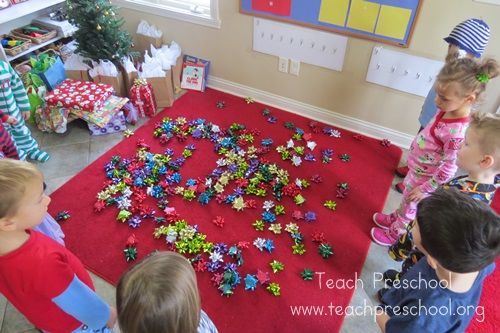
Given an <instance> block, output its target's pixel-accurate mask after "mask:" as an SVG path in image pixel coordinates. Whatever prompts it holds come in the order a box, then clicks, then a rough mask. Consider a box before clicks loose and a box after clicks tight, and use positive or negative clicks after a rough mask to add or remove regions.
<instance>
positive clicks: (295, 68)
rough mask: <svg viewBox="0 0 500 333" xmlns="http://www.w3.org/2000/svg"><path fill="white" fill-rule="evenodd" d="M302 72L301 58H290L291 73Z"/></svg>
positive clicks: (297, 73)
mask: <svg viewBox="0 0 500 333" xmlns="http://www.w3.org/2000/svg"><path fill="white" fill-rule="evenodd" d="M299 72H300V61H299V60H294V59H291V60H290V74H293V75H297V76H299Z"/></svg>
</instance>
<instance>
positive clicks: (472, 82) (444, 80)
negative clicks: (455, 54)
mask: <svg viewBox="0 0 500 333" xmlns="http://www.w3.org/2000/svg"><path fill="white" fill-rule="evenodd" d="M499 74H500V67H499V65H498V63H497V62H496V60H495V59H491V58H490V59H484V60H483V61H478V60H475V59H470V58H461V59H456V60H453V61H450V62H447V63H446V64H445V65H444V67H443V68H442V69H441V71H440V72H439V74H438V76H437V83H438V84H441V85H447V84H450V83H452V82H458V83H459V84H460V86H461V90H462V91H461V93H462V96H461V97H464V96H467V95H470V94H475V95H476V97H479V95H481V93H482V92H484V90H485V89H486V85H487V83H488V81H490V80H491V79H493V78H494V77H497V76H498V75H499Z"/></svg>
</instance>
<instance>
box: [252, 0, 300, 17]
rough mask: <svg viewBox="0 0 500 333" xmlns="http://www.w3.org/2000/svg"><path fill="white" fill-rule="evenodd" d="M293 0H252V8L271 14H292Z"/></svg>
mask: <svg viewBox="0 0 500 333" xmlns="http://www.w3.org/2000/svg"><path fill="white" fill-rule="evenodd" d="M291 8H292V0H252V9H253V10H259V11H262V12H268V13H271V14H276V15H281V16H290V11H291Z"/></svg>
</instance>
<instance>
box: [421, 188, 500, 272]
mask: <svg viewBox="0 0 500 333" xmlns="http://www.w3.org/2000/svg"><path fill="white" fill-rule="evenodd" d="M417 223H418V228H419V230H420V238H421V245H422V247H423V248H424V250H425V251H426V252H427V253H428V254H429V255H430V256H432V257H433V258H434V259H436V260H437V261H438V262H439V264H440V265H441V266H442V267H443V268H445V269H447V270H449V271H452V272H455V273H470V272H476V271H479V270H481V269H483V268H484V267H486V266H488V265H489V264H491V263H492V262H494V261H495V259H496V258H497V256H498V255H499V254H500V217H499V216H498V215H497V214H495V212H494V211H493V210H492V209H491V208H490V207H489V206H488V205H486V204H485V203H483V202H480V201H478V200H474V199H473V198H471V197H470V196H468V195H466V194H463V193H461V192H459V191H458V190H456V189H455V188H450V189H446V190H445V189H438V190H437V191H436V192H434V193H432V194H431V195H430V196H429V197H427V198H425V199H423V200H422V201H420V202H419V203H418V207H417Z"/></svg>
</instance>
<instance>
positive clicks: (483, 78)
mask: <svg viewBox="0 0 500 333" xmlns="http://www.w3.org/2000/svg"><path fill="white" fill-rule="evenodd" d="M476 79H477V80H478V81H479V82H481V83H488V81H489V80H490V77H489V76H488V74H486V73H479V74H477V75H476Z"/></svg>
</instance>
